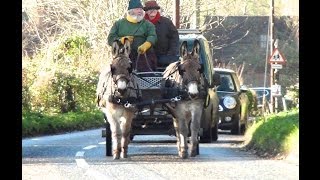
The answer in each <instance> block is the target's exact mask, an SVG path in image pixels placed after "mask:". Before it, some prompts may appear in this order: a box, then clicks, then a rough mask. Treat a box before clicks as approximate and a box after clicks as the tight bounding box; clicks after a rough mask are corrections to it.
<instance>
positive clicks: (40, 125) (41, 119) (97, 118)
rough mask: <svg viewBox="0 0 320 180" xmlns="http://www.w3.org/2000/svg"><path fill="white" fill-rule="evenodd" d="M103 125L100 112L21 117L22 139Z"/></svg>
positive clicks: (37, 114)
mask: <svg viewBox="0 0 320 180" xmlns="http://www.w3.org/2000/svg"><path fill="white" fill-rule="evenodd" d="M103 125H104V119H103V114H102V113H101V111H94V112H69V113H65V114H57V115H44V114H40V113H26V114H23V115H22V137H30V136H31V137H32V136H39V135H49V134H59V133H65V132H72V131H79V130H86V129H90V128H98V127H102V126H103Z"/></svg>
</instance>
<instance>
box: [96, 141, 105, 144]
mask: <svg viewBox="0 0 320 180" xmlns="http://www.w3.org/2000/svg"><path fill="white" fill-rule="evenodd" d="M98 144H106V142H105V141H102V142H99V143H98Z"/></svg>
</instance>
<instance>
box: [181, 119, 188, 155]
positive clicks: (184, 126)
mask: <svg viewBox="0 0 320 180" xmlns="http://www.w3.org/2000/svg"><path fill="white" fill-rule="evenodd" d="M179 137H180V151H179V156H180V157H181V158H183V159H185V158H188V141H187V138H188V123H187V121H186V119H184V118H181V119H179Z"/></svg>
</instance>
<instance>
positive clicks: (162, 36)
mask: <svg viewBox="0 0 320 180" xmlns="http://www.w3.org/2000/svg"><path fill="white" fill-rule="evenodd" d="M155 26H156V33H157V36H158V41H157V42H156V44H155V46H154V49H155V52H156V54H157V56H159V55H177V54H178V52H179V49H178V45H179V34H178V30H177V29H176V27H175V26H174V24H173V23H172V21H171V20H170V19H169V18H167V17H163V16H161V17H160V19H159V21H158V22H157V23H156V24H155Z"/></svg>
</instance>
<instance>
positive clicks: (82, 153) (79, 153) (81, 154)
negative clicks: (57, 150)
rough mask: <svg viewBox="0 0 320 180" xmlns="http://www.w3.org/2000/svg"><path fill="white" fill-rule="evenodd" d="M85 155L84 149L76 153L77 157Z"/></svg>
mask: <svg viewBox="0 0 320 180" xmlns="http://www.w3.org/2000/svg"><path fill="white" fill-rule="evenodd" d="M83 155H84V151H78V152H77V153H76V157H83Z"/></svg>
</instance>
